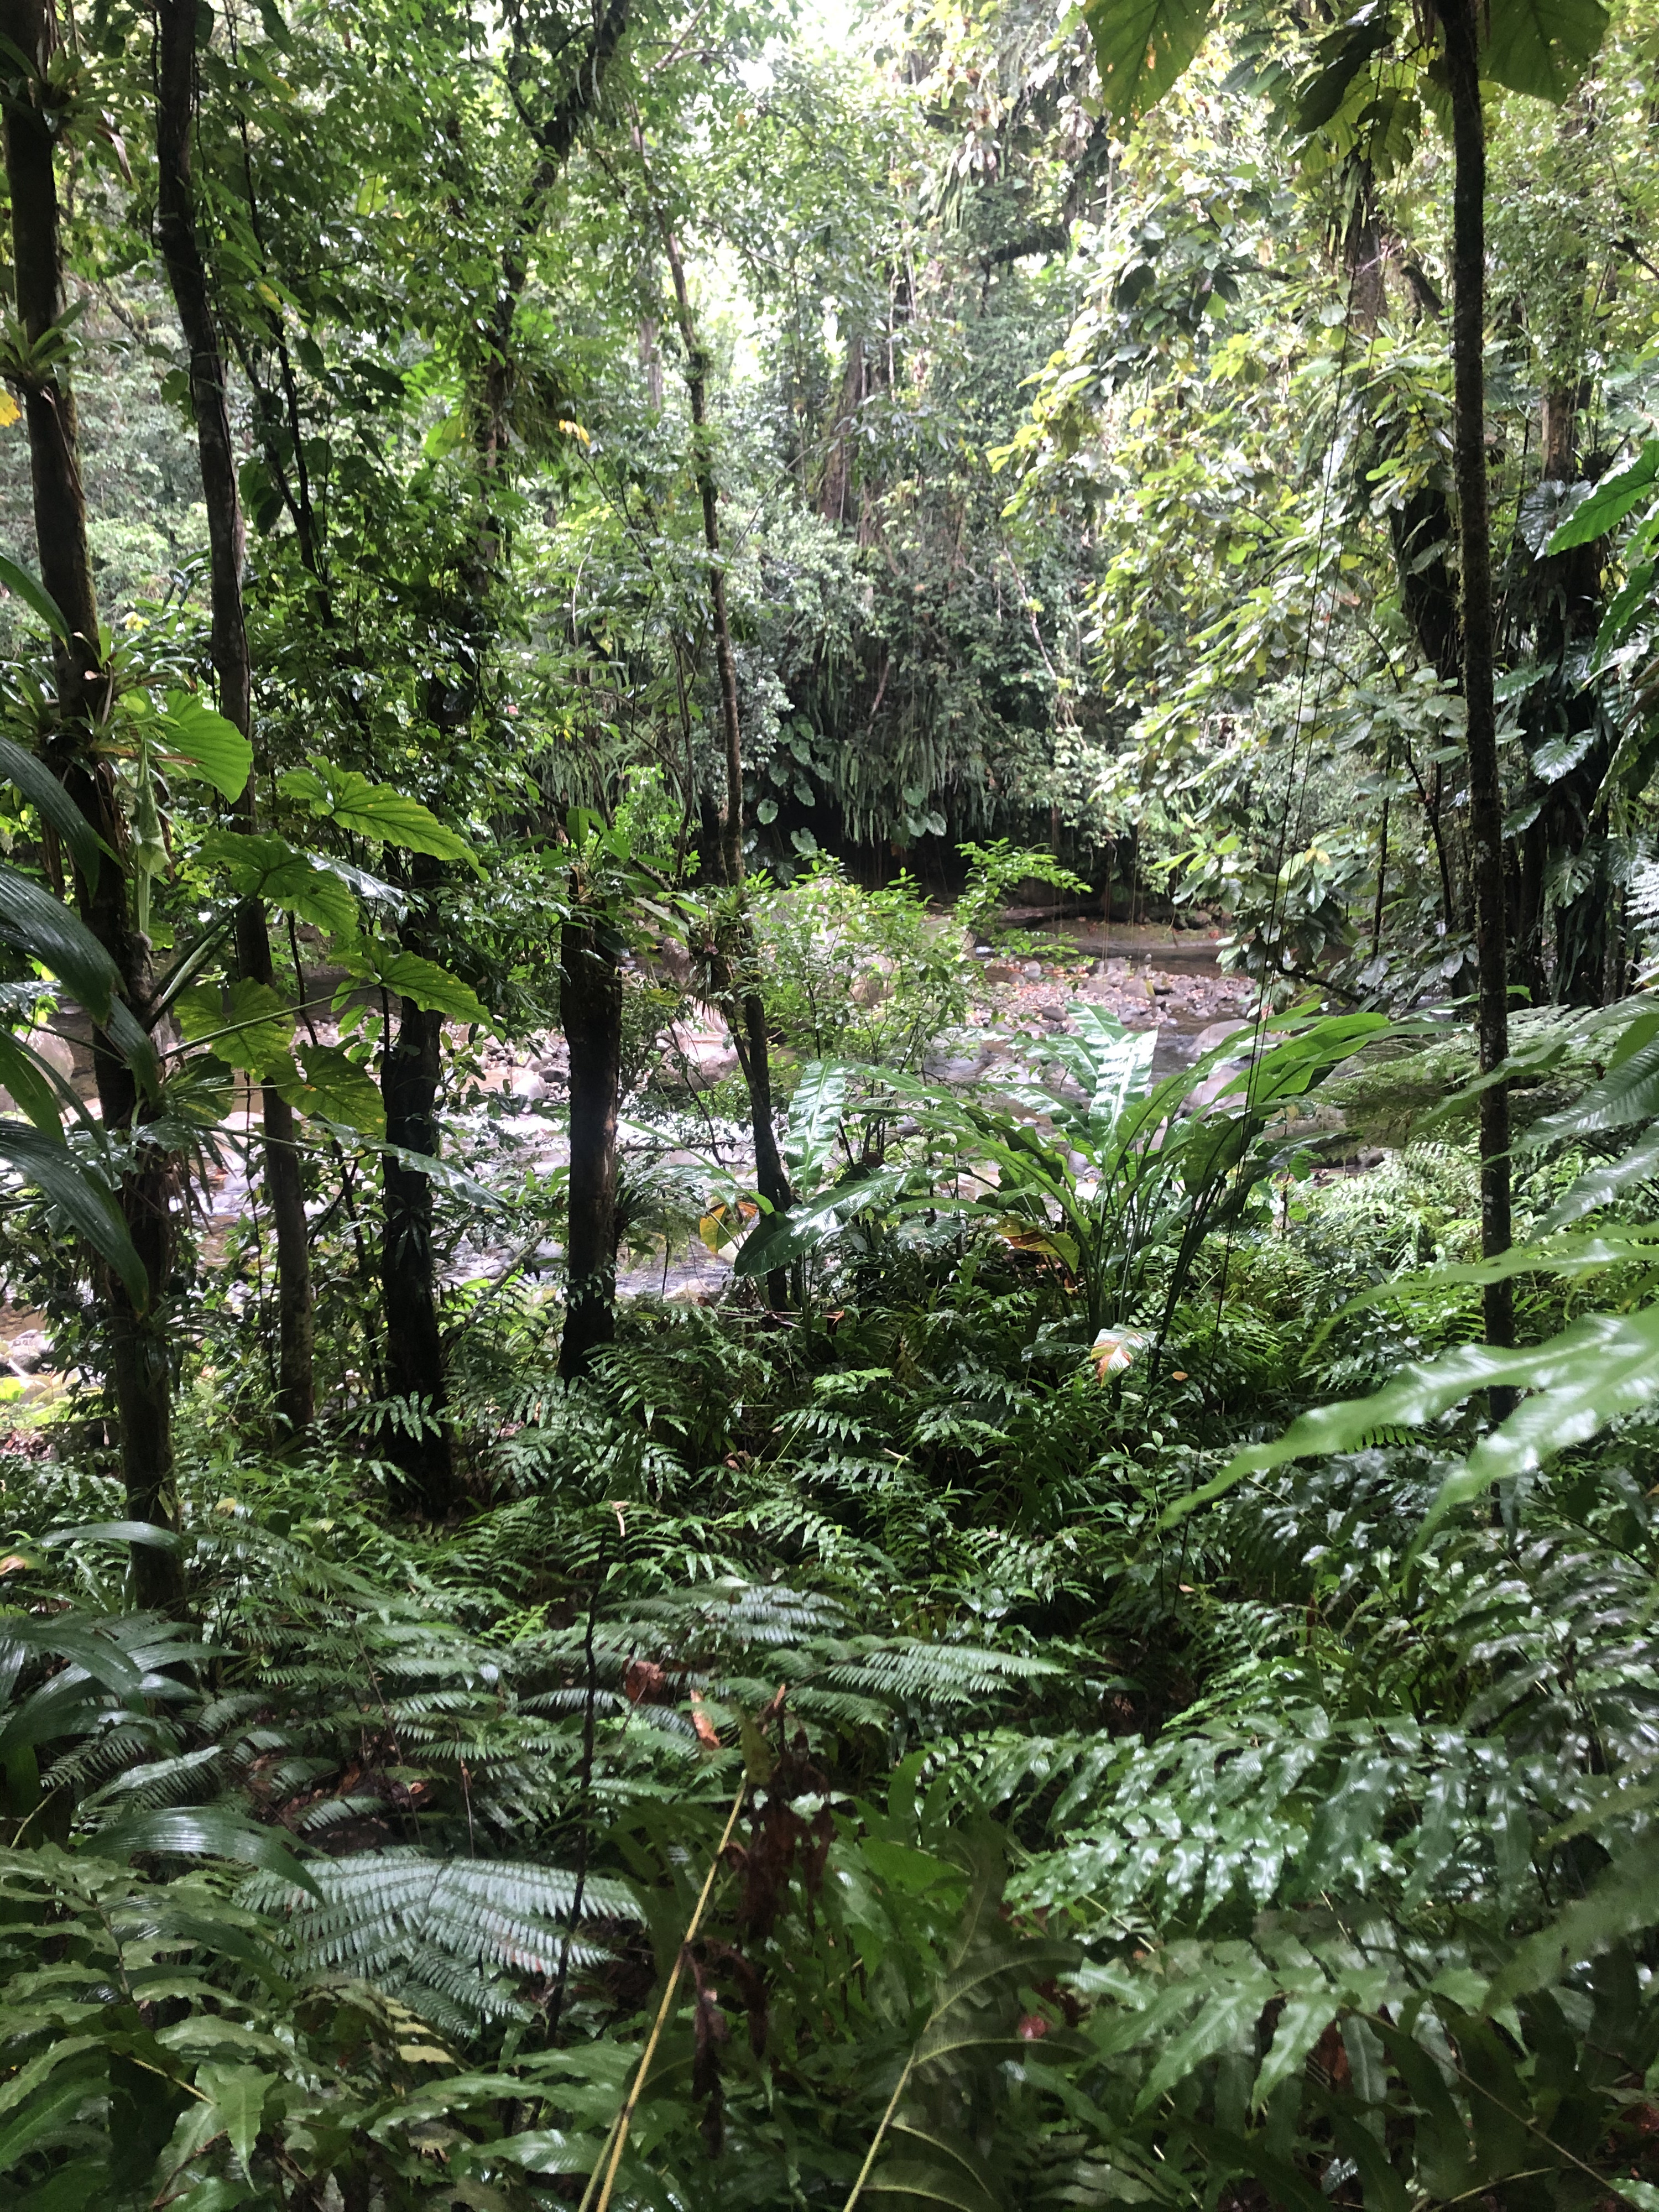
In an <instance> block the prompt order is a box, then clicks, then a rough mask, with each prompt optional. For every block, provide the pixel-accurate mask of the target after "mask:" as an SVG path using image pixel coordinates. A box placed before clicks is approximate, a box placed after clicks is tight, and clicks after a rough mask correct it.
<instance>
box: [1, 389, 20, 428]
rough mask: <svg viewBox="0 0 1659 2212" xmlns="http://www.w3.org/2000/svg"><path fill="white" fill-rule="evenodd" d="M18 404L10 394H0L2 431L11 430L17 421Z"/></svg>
mask: <svg viewBox="0 0 1659 2212" xmlns="http://www.w3.org/2000/svg"><path fill="white" fill-rule="evenodd" d="M17 415H18V407H17V402H16V401H15V399H14V398H12V396H11V394H10V392H0V430H9V428H11V426H12V424H13V423H14V422H15V421H16V420H17Z"/></svg>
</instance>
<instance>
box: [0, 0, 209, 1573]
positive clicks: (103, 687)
mask: <svg viewBox="0 0 1659 2212" xmlns="http://www.w3.org/2000/svg"><path fill="white" fill-rule="evenodd" d="M0 39H4V40H7V41H8V42H9V44H10V46H13V47H15V49H16V51H17V52H19V53H20V54H21V55H22V56H23V57H24V58H26V59H27V62H28V63H29V64H30V65H31V68H32V69H33V70H34V71H35V72H37V82H39V83H40V85H42V86H43V85H44V82H45V80H46V71H47V69H48V66H49V64H50V63H51V59H52V52H53V50H54V47H55V46H56V44H57V22H56V19H55V17H54V15H53V12H52V7H51V5H50V0H0ZM4 143H5V162H6V178H7V183H8V185H9V191H10V196H11V224H12V256H13V268H14V270H15V284H16V312H17V319H18V321H19V323H20V324H21V327H22V330H23V333H24V336H25V337H26V338H27V341H28V343H29V344H30V346H31V348H32V349H33V348H37V347H38V346H39V345H40V341H41V340H42V339H43V338H44V337H46V333H47V332H48V331H51V330H52V327H53V325H55V324H57V323H58V321H60V319H62V316H63V313H64V271H63V253H62V241H61V236H60V230H59V221H58V185H57V178H56V175H55V173H54V168H53V160H52V149H53V143H54V135H53V131H52V124H51V118H49V116H48V115H47V113H46V110H45V108H44V106H40V105H37V104H35V103H34V102H33V100H30V99H27V98H26V99H25V100H21V101H19V102H18V103H16V104H15V105H8V106H6V108H5V111H4ZM22 390H23V410H24V415H25V417H26V419H27V428H28V446H29V468H30V473H31V477H32V481H33V505H34V527H35V538H36V542H37V544H38V547H39V550H40V576H41V581H42V582H43V583H44V584H45V586H46V590H47V591H48V592H50V593H51V594H52V598H53V599H55V600H56V601H57V603H58V606H59V607H60V608H61V609H62V611H63V612H64V616H65V617H66V618H67V621H68V623H69V627H70V629H71V630H72V631H73V632H74V633H75V641H74V643H73V645H72V646H70V645H65V644H64V643H62V642H61V641H60V642H58V644H57V645H56V646H55V647H54V655H55V659H56V666H57V683H58V716H57V728H56V730H55V732H53V734H52V737H51V738H50V739H49V740H48V744H47V746H46V752H47V756H48V758H49V760H50V762H51V765H52V768H53V769H54V771H55V772H56V773H57V775H58V777H59V778H60V780H61V781H62V782H63V784H64V789H65V790H66V791H67V792H68V793H69V794H70V797H71V798H72V799H74V801H75V803H76V805H77V806H78V807H79V809H80V811H81V812H82V814H83V815H84V816H85V817H86V819H87V820H88V823H90V824H91V825H92V827H93V829H94V830H95V831H96V832H97V834H98V836H99V837H100V839H102V841H103V842H104V845H105V846H106V848H107V853H108V854H109V855H110V856H111V857H106V859H105V860H103V862H102V864H101V866H100V868H99V871H98V874H97V877H96V879H95V880H91V879H89V878H88V877H87V876H86V874H85V873H83V872H82V871H81V870H79V869H78V868H77V870H76V878H75V897H76V906H77V908H79V911H80V914H81V917H82V921H85V922H86V924H87V925H88V927H89V928H90V929H91V931H92V933H93V934H94V936H95V937H96V938H97V939H98V941H99V943H100V945H102V946H103V947H104V949H105V951H106V952H107V953H108V954H109V956H110V957H111V959H112V961H113V962H114V963H115V968H116V972H117V974H118V976H119V978H120V983H121V991H122V995H123V996H124V997H125V1000H126V1001H127V1004H128V1005H129V1006H130V1007H131V1009H132V1012H134V1014H135V1015H136V1016H137V1018H138V1019H139V1021H140V1022H143V1021H144V1020H145V1019H146V1018H147V1016H148V1014H149V993H150V969H149V944H148V943H147V941H146V940H145V939H143V937H142V936H140V934H139V933H138V931H137V926H136V924H135V922H134V920H133V910H132V902H131V897H130V896H129V892H130V883H129V871H128V869H127V867H126V866H125V865H124V859H123V856H124V855H125V853H126V852H127V850H128V840H127V835H126V827H125V819H124V817H123V814H122V811H121V805H120V800H119V797H118V793H117V789H116V784H115V778H114V774H113V771H112V767H111V764H110V763H109V762H108V760H107V759H100V758H99V757H98V756H97V755H96V753H95V752H94V724H95V722H96V720H97V719H98V716H99V713H100V708H102V706H103V704H104V702H105V698H106V691H107V678H106V673H105V671H104V669H103V667H102V665H101V659H100V653H99V649H98V605H97V599H96V596H95V594H94V589H93V580H92V561H91V556H90V553H89V551H88V542H87V510H86V496H85V493H84V491H83V489H82V480H81V465H80V453H79V447H78V441H77V437H76V415H75V396H74V393H73V392H72V391H71V389H70V385H69V383H68V380H67V379H66V378H65V377H64V376H63V375H62V374H59V373H58V372H56V371H53V370H51V369H48V370H46V371H45V372H43V373H41V374H39V375H37V376H35V377H33V378H32V379H31V380H28V381H27V383H25V384H24V385H23V387H22ZM93 1066H94V1076H95V1079H96V1082H97V1086H98V1099H99V1105H100V1110H101V1113H102V1115H103V1121H104V1126H105V1127H106V1129H108V1130H109V1131H111V1132H112V1133H118V1132H120V1131H123V1130H130V1129H131V1128H132V1127H133V1126H134V1124H135V1122H137V1121H139V1120H141V1119H142V1118H143V1117H142V1113H141V1104H140V1098H139V1093H138V1086H137V1082H136V1080H135V1079H134V1076H133V1072H132V1069H131V1066H129V1065H128V1062H127V1061H126V1060H125V1058H124V1057H123V1056H122V1054H120V1053H119V1052H118V1050H117V1049H116V1048H115V1047H114V1045H113V1044H112V1042H111V1040H110V1039H109V1037H108V1036H106V1034H105V1032H104V1031H103V1030H94V1032H93ZM139 1161H140V1164H138V1165H137V1166H136V1167H135V1168H133V1169H132V1170H131V1171H130V1172H129V1173H128V1174H127V1175H126V1176H124V1177H123V1179H122V1182H121V1189H120V1206H121V1212H122V1214H123V1216H124V1218H125V1221H126V1225H127V1229H128V1231H129V1233H130V1235H131V1238H132V1241H133V1243H134V1245H135V1246H136V1247H137V1252H138V1255H139V1258H140V1259H141V1261H143V1268H144V1274H145V1279H146V1280H147V1282H148V1284H149V1297H148V1299H147V1301H146V1303H145V1306H144V1310H143V1311H142V1312H141V1311H139V1310H137V1307H136V1306H135V1305H134V1304H133V1301H132V1299H131V1297H130V1296H129V1295H128V1292H127V1291H126V1290H125V1287H124V1285H122V1283H121V1282H120V1280H119V1279H118V1278H117V1277H115V1276H114V1275H113V1274H112V1273H109V1272H108V1271H107V1270H100V1277H101V1281H100V1303H101V1305H102V1308H103V1322H104V1333H105V1336H106V1342H107V1346H108V1354H107V1357H108V1373H109V1381H110V1384H111V1388H112V1391H113V1395H114V1398H115V1409H116V1417H117V1419H118V1424H119V1426H120V1434H121V1464H122V1474H123V1476H124V1479H125V1487H126V1504H127V1511H128V1513H129V1515H130V1516H131V1517H132V1518H133V1519H134V1520H136V1521H148V1522H154V1523H155V1524H157V1525H158V1526H161V1527H162V1528H176V1527H177V1525H178V1517H179V1514H178V1500H177V1497H176V1494H175V1491H174V1484H173V1383H172V1365H171V1361H170V1359H169V1356H168V1348H167V1328H166V1316H165V1300H166V1297H167V1288H168V1284H169V1279H170V1278H171V1275H172V1273H173V1219H174V1212H173V1208H174V1204H175V1201H176V1198H177V1194H178V1182H179V1175H178V1164H177V1162H176V1160H174V1159H173V1158H169V1157H168V1156H167V1154H165V1153H164V1152H161V1150H160V1149H159V1148H155V1147H148V1148H146V1149H145V1150H143V1152H141V1153H140V1155H139ZM132 1571H133V1583H134V1587H135V1589H136V1592H137V1597H138V1599H139V1601H140V1603H141V1604H143V1605H153V1606H164V1607H174V1606H177V1605H178V1604H179V1602H180V1601H181V1600H182V1597H183V1589H184V1584H183V1576H182V1572H181V1571H180V1567H179V1561H178V1559H177V1558H176V1556H175V1555H174V1554H173V1553H170V1552H168V1551H166V1550H163V1549H161V1547H157V1546H155V1545H135V1546H134V1547H133V1553H132Z"/></svg>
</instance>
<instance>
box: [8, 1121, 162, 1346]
mask: <svg viewBox="0 0 1659 2212" xmlns="http://www.w3.org/2000/svg"><path fill="white" fill-rule="evenodd" d="M0 1160H3V1161H4V1162H5V1164H6V1165H7V1166H8V1167H9V1168H11V1169H12V1170H13V1171H14V1172H15V1174H17V1175H18V1176H21V1178H22V1180H23V1181H24V1182H27V1183H33V1186H34V1188H36V1189H37V1190H39V1191H40V1193H41V1194H43V1195H44V1196H45V1198H46V1200H47V1201H48V1202H49V1203H50V1204H51V1205H52V1206H55V1207H56V1208H57V1210H58V1212H59V1213H61V1214H62V1215H63V1217H64V1219H65V1220H66V1221H67V1222H68V1223H69V1225H70V1227H71V1228H72V1229H73V1230H74V1231H75V1232H76V1235H77V1236H80V1237H84V1238H85V1239H86V1241H87V1243H88V1244H90V1245H91V1247H92V1249H93V1250H94V1252H96V1253H97V1254H98V1255H99V1257H100V1259H103V1260H106V1261H108V1262H109V1264H110V1266H111V1267H113V1268H114V1270H115V1272H116V1273H117V1274H118V1276H119V1277H120V1278H121V1280H122V1282H123V1283H124V1284H125V1286H126V1291H127V1295H128V1297H130V1298H131V1300H132V1303H133V1304H134V1306H135V1307H136V1308H137V1310H138V1311H139V1312H140V1313H143V1311H144V1310H146V1309H147V1308H148V1306H149V1278H148V1277H147V1276H146V1274H145V1273H144V1263H143V1261H142V1260H141V1259H140V1258H139V1257H138V1253H137V1247H136V1246H135V1245H134V1243H133V1242H132V1239H131V1237H130V1236H129V1235H128V1234H127V1226H126V1224H125V1221H123V1219H122V1218H121V1211H120V1208H119V1207H118V1206H117V1205H116V1203H115V1200H114V1199H113V1198H112V1195H111V1194H110V1191H109V1188H108V1187H107V1185H106V1184H105V1183H103V1182H100V1181H99V1180H98V1178H97V1176H94V1174H93V1173H92V1171H91V1170H90V1169H89V1168H87V1167H85V1166H83V1165H82V1163H81V1161H79V1160H78V1159H76V1157H75V1155H74V1153H73V1152H70V1150H69V1148H68V1146H66V1145H65V1144H64V1139H63V1136H62V1133H61V1132H60V1133H58V1135H57V1136H55V1137H52V1136H48V1135H46V1133H44V1132H43V1131H41V1130H40V1129H36V1128H34V1127H31V1125H30V1124H29V1123H28V1122H27V1121H9V1120H0Z"/></svg>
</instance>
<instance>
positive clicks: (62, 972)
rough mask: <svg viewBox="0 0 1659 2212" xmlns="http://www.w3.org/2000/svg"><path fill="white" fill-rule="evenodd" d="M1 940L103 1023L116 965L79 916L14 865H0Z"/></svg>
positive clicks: (115, 979) (115, 988)
mask: <svg viewBox="0 0 1659 2212" xmlns="http://www.w3.org/2000/svg"><path fill="white" fill-rule="evenodd" d="M0 939H3V940H4V942H5V943H6V944H8V945H11V946H12V947H13V948H14V950H15V951H19V952H21V953H22V954H24V955H25V957H27V958H28V959H30V960H38V961H39V962H40V965H41V966H42V967H43V968H46V969H51V971H52V974H53V975H56V976H57V977H58V980H59V981H61V982H64V983H66V984H68V986H69V987H70V990H71V991H72V992H73V993H74V994H75V996H76V998H77V999H78V1000H80V1001H81V1004H82V1006H84V1007H85V1008H86V1010H87V1012H88V1013H89V1014H90V1015H91V1016H92V1018H93V1019H94V1022H98V1023H107V1022H108V1020H109V1018H110V1006H111V1002H112V1000H113V998H114V995H115V993H116V992H117V991H118V988H119V987H120V981H121V979H120V976H119V975H118V973H117V972H116V967H115V963H114V962H113V961H112V959H111V958H110V957H109V955H108V953H107V952H106V951H105V950H104V948H103V946H102V945H100V943H99V942H98V939H96V938H95V937H94V935H93V933H92V932H91V931H90V930H89V929H88V927H87V926H86V924H85V922H83V921H82V920H81V918H80V916H79V915H76V914H73V913H71V912H70V908H68V907H66V906H65V905H64V902H63V900H62V899H60V898H55V897H54V896H52V893H51V892H50V891H49V890H46V886H45V885H44V884H37V883H34V882H32V881H31V880H30V878H28V877H27V876H22V875H19V873H18V872H17V871H16V869H15V868H7V867H0Z"/></svg>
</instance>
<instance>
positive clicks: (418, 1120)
mask: <svg viewBox="0 0 1659 2212" xmlns="http://www.w3.org/2000/svg"><path fill="white" fill-rule="evenodd" d="M394 1015H395V1021H394V1020H393V1019H392V1017H393V1016H394ZM388 1024H389V1031H388V1035H387V1036H386V1042H385V1045H384V1048H383V1049H382V1052H381V1054H380V1096H381V1098H382V1100H383V1101H384V1103H385V1106H386V1142H387V1144H388V1145H395V1146H398V1149H399V1150H400V1151H403V1152H412V1153H416V1154H419V1155H423V1156H424V1157H426V1158H428V1159H435V1158H437V1156H438V1112H437V1101H438V1083H439V1078H440V1075H441V1065H442V1063H441V1048H442V1042H443V1017H442V1015H441V1014H435V1013H429V1012H427V1011H426V1010H425V1009H423V1008H422V1007H420V1006H416V1003H415V1001H414V1000H412V999H398V1000H393V1001H392V1006H391V1007H390V1008H389V1010H388ZM382 1191H383V1197H384V1202H385V1222H384V1227H383V1231H382V1236H381V1243H380V1297H381V1305H382V1310H383V1311H384V1313H385V1316H386V1395H387V1396H388V1397H391V1398H401V1399H406V1400H407V1401H409V1408H408V1416H407V1418H406V1419H387V1420H386V1422H385V1424H384V1425H383V1426H382V1429H381V1431H380V1437H379V1440H378V1441H379V1448H380V1451H381V1453H382V1454H383V1455H384V1456H385V1457H386V1459H388V1460H389V1461H390V1462H392V1465H393V1466H394V1467H395V1468H397V1469H398V1474H399V1476H400V1477H401V1481H400V1484H399V1488H400V1489H401V1491H402V1492H403V1495H402V1496H401V1498H399V1499H398V1503H399V1504H401V1505H402V1506H404V1508H405V1509H406V1510H410V1511H412V1512H417V1513H422V1514H426V1515H428V1516H431V1517H432V1518H433V1519H435V1520H436V1519H441V1518H442V1517H443V1516H444V1515H446V1514H447V1513H450V1512H453V1510H454V1509H455V1507H456V1506H457V1505H458V1504H459V1502H460V1492H459V1485H458V1483H457V1481H456V1478H455V1461H454V1453H453V1449H452V1446H451V1443H450V1436H449V1424H448V1421H447V1419H446V1417H445V1416H446V1408H447V1403H448V1392H447V1388H446V1384H445V1376H444V1347H443V1337H442V1334H441V1330H440V1328H439V1326H438V1299H437V1268H436V1262H435V1255H434V1253H433V1249H432V1178H431V1177H430V1176H428V1175H423V1174H422V1172H421V1170H419V1169H418V1168H415V1167H410V1166H406V1165H405V1164H404V1162H403V1161H401V1160H398V1159H395V1158H392V1155H391V1154H390V1153H387V1154H386V1156H385V1158H384V1162H383V1179H382Z"/></svg>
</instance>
